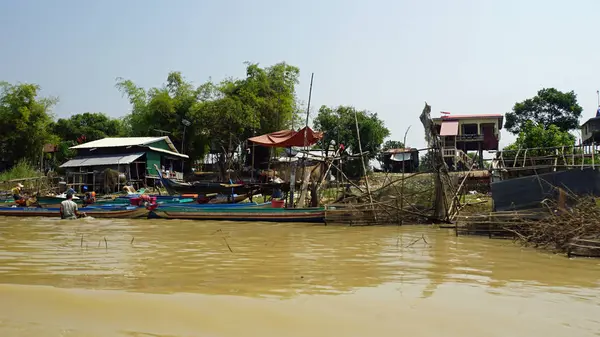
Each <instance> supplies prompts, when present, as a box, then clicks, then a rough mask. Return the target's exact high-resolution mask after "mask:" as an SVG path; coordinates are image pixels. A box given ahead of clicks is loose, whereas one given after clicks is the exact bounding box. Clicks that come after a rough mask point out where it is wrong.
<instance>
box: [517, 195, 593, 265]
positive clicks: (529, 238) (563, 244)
mask: <svg viewBox="0 0 600 337" xmlns="http://www.w3.org/2000/svg"><path fill="white" fill-rule="evenodd" d="M571 199H572V200H573V203H572V206H566V207H560V206H559V205H558V203H557V202H554V201H552V202H546V203H545V205H546V207H547V209H548V216H546V217H543V218H542V219H541V220H525V221H524V222H523V224H519V225H516V226H514V227H512V226H511V227H510V228H506V230H508V231H511V232H513V233H514V234H515V235H516V237H517V239H518V240H519V241H520V242H521V243H522V244H523V245H526V246H531V247H535V248H541V249H548V250H552V251H555V252H560V253H566V252H569V250H570V248H571V245H572V244H573V243H575V242H578V241H579V240H600V207H598V205H597V203H596V200H595V199H594V198H592V197H587V196H586V197H579V198H571ZM598 248H599V249H600V247H598Z"/></svg>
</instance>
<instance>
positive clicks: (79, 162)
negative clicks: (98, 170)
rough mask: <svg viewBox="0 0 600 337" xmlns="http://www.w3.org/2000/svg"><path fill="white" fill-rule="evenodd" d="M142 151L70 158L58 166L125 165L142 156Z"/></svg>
mask: <svg viewBox="0 0 600 337" xmlns="http://www.w3.org/2000/svg"><path fill="white" fill-rule="evenodd" d="M143 155H144V153H143V152H140V153H133V154H128V155H112V156H97V157H84V158H75V159H71V160H69V161H68V162H66V163H64V164H62V165H60V167H85V166H106V165H119V164H121V165H126V164H131V163H133V162H134V161H135V160H136V159H138V158H139V157H141V156H143Z"/></svg>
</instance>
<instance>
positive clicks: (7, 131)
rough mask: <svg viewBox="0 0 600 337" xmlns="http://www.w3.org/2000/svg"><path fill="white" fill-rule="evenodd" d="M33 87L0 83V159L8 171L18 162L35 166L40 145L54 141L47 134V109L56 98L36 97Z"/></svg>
mask: <svg viewBox="0 0 600 337" xmlns="http://www.w3.org/2000/svg"><path fill="white" fill-rule="evenodd" d="M39 89H40V88H39V86H37V85H34V84H15V85H11V84H8V83H0V134H1V135H2V137H0V158H2V160H3V161H5V163H6V164H7V166H8V167H12V166H13V165H15V164H16V163H17V162H18V161H19V160H22V159H24V160H27V161H29V162H39V158H40V154H41V151H42V148H43V146H44V144H46V143H55V142H56V141H57V140H58V139H57V137H56V136H54V135H53V134H52V133H51V127H50V126H51V124H52V114H51V108H52V106H54V105H55V104H56V103H57V102H58V100H57V99H56V98H52V97H47V98H42V97H38V91H39Z"/></svg>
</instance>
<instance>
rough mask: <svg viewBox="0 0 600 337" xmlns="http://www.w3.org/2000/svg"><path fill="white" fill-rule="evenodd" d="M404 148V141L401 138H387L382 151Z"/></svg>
mask: <svg viewBox="0 0 600 337" xmlns="http://www.w3.org/2000/svg"><path fill="white" fill-rule="evenodd" d="M403 148H404V143H402V142H401V141H399V140H386V141H385V143H383V147H382V148H381V150H382V151H387V150H391V149H403Z"/></svg>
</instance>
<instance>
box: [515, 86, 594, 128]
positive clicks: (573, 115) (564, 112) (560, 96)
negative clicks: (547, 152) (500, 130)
mask: <svg viewBox="0 0 600 337" xmlns="http://www.w3.org/2000/svg"><path fill="white" fill-rule="evenodd" d="M582 111H583V109H582V108H581V106H580V105H579V104H578V103H577V95H575V92H573V91H570V92H561V91H558V90H556V89H554V88H548V89H542V90H540V91H538V93H537V95H536V96H535V97H533V98H529V99H526V100H524V101H523V102H518V103H515V106H514V107H513V109H512V112H508V113H506V122H505V123H504V127H505V128H506V129H507V130H508V131H510V132H511V133H513V134H515V135H516V134H519V133H520V132H521V131H522V129H523V127H524V125H525V123H526V122H527V121H533V122H535V123H537V124H540V125H542V126H543V127H546V128H547V127H549V126H550V125H556V126H557V127H558V129H559V130H562V131H569V130H573V129H577V128H578V127H579V118H580V117H581V112H582Z"/></svg>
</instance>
